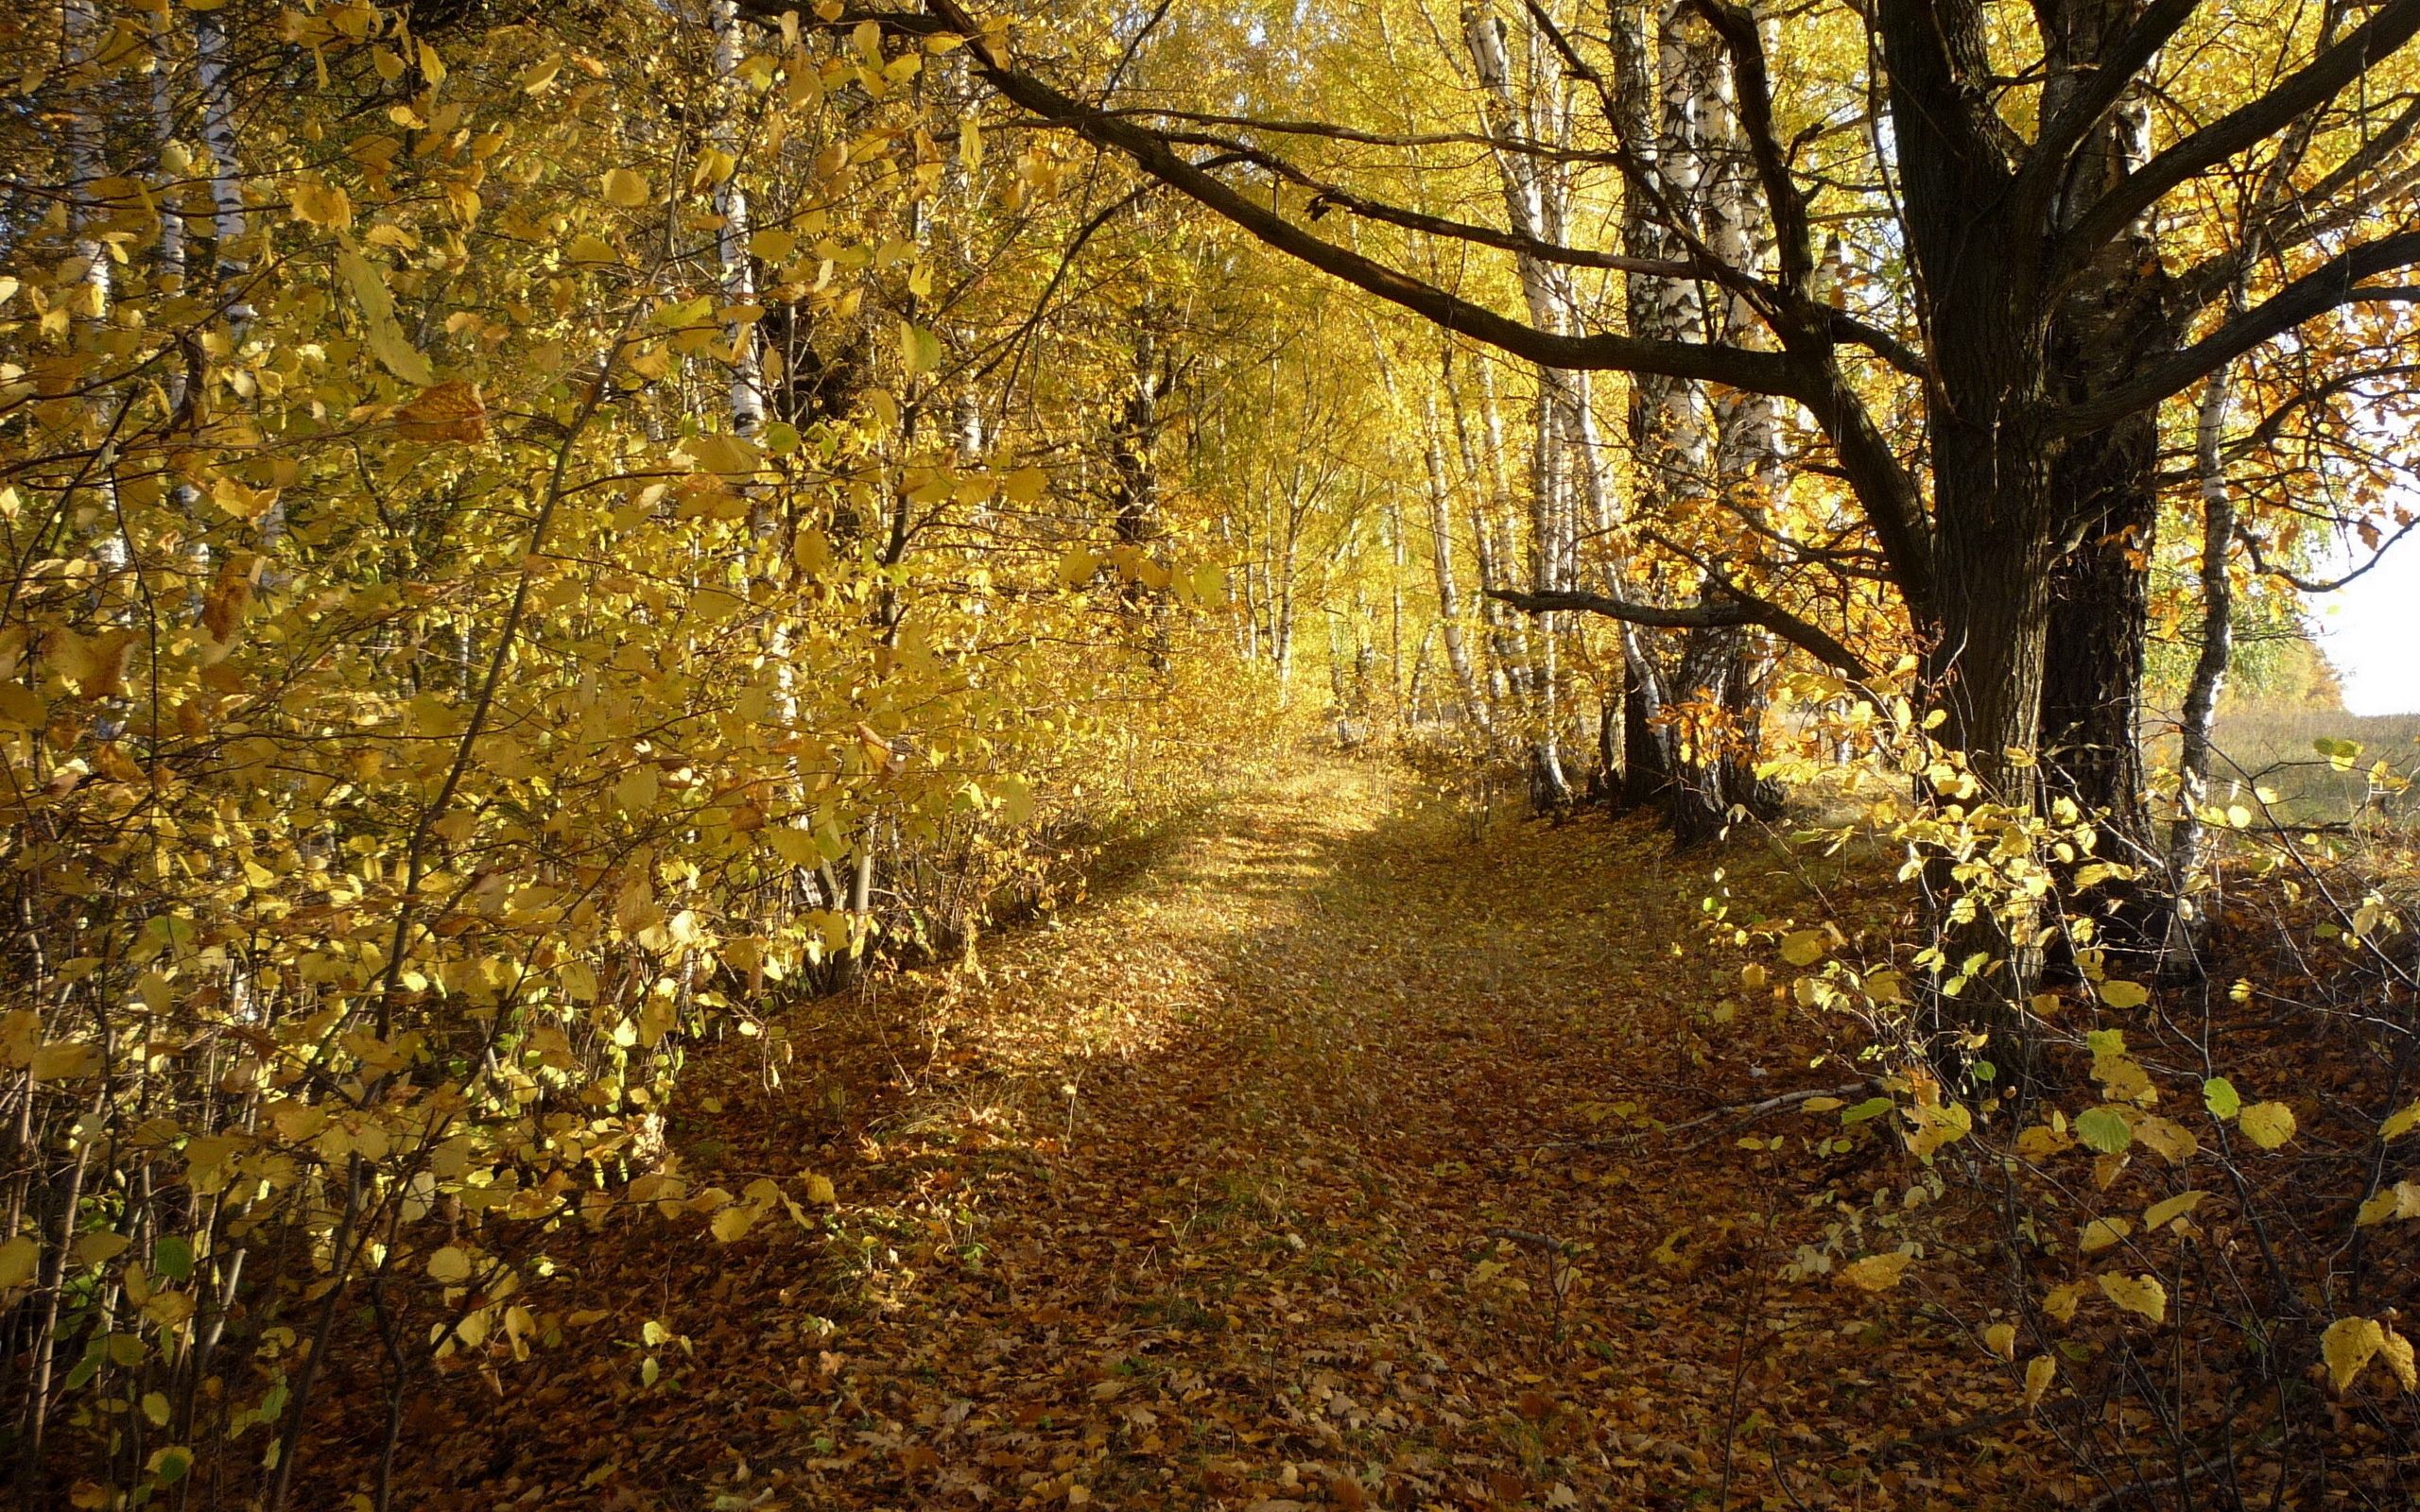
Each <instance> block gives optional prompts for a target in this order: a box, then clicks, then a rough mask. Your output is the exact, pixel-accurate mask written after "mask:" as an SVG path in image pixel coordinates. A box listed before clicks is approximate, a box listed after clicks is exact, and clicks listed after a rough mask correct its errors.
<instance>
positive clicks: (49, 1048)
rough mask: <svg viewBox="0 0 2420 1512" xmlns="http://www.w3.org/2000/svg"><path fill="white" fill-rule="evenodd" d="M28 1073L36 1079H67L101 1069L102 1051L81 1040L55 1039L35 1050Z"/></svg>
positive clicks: (88, 1074)
mask: <svg viewBox="0 0 2420 1512" xmlns="http://www.w3.org/2000/svg"><path fill="white" fill-rule="evenodd" d="M100 1069H101V1053H100V1051H99V1049H98V1048H97V1047H95V1046H93V1045H90V1044H87V1043H85V1042H84V1041H83V1040H52V1041H51V1042H50V1043H48V1044H46V1045H44V1046H43V1047H42V1048H41V1049H40V1050H37V1051H35V1052H34V1058H33V1063H32V1064H31V1065H29V1066H27V1067H26V1073H27V1074H29V1075H31V1076H32V1077H33V1079H34V1080H36V1081H65V1080H67V1079H69V1078H70V1077H75V1076H90V1075H92V1074H94V1073H95V1072H97V1071H99V1070H100Z"/></svg>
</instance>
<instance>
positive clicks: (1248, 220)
mask: <svg viewBox="0 0 2420 1512" xmlns="http://www.w3.org/2000/svg"><path fill="white" fill-rule="evenodd" d="M750 3H751V4H752V5H756V6H760V7H761V6H763V5H765V4H766V3H767V0H750ZM2415 3H2420V0H2415ZM927 5H928V14H927V15H925V16H924V17H918V18H914V19H916V20H919V21H922V22H924V23H925V26H921V27H916V28H903V29H915V30H919V31H930V30H947V31H953V32H959V33H961V34H963V35H966V36H969V37H973V38H977V39H978V40H977V43H976V44H975V45H974V46H973V47H972V48H971V49H970V51H971V52H972V53H973V54H974V62H975V66H976V68H977V72H979V73H980V74H981V75H982V76H983V79H984V82H986V83H987V84H989V85H991V87H992V88H993V89H994V91H996V92H997V93H998V94H1000V95H1001V96H1003V97H1004V98H1006V99H1008V100H1009V101H1010V102H1011V103H1012V104H1014V105H1016V106H1017V107H1018V108H1019V109H1022V110H1025V111H1028V112H1031V113H1033V114H1034V115H1036V116H1039V117H1041V118H1042V119H1043V120H1046V121H1048V122H1050V123H1052V124H1054V125H1057V126H1060V127H1062V128H1063V129H1067V130H1070V131H1073V132H1075V133H1076V134H1077V135H1078V136H1080V137H1082V138H1083V139H1084V140H1086V141H1088V142H1091V143H1093V144H1094V145H1095V146H1101V147H1106V148H1108V149H1109V150H1111V151H1114V152H1116V153H1118V154H1119V155H1121V156H1123V157H1125V158H1128V159H1130V160H1131V161H1132V162H1133V163H1134V164H1135V165H1136V166H1137V167H1139V168H1141V169H1142V170H1143V171H1144V172H1145V173H1148V174H1150V176H1151V177H1152V178H1154V179H1157V180H1160V181H1161V182H1163V183H1165V184H1167V186H1168V187H1169V188H1171V189H1174V190H1176V191H1177V192H1178V193H1179V194H1182V195H1184V196H1185V197H1186V198H1190V199H1192V200H1194V201H1195V202H1197V203H1199V204H1201V206H1203V207H1204V208H1205V209H1208V210H1210V211H1212V212H1214V213H1216V214H1217V215H1219V216H1221V217H1223V218H1224V219H1226V220H1229V221H1232V222H1233V223H1234V224H1236V226H1237V227H1240V228H1241V229H1242V230H1243V231H1245V232H1249V233H1250V234H1251V235H1253V237H1255V238H1257V239H1258V240H1259V241H1261V242H1262V243H1264V244H1266V245H1267V246H1269V247H1271V248H1273V249H1276V250H1278V251H1281V252H1284V253H1286V254H1287V255H1288V256H1290V257H1293V258H1296V259H1298V260H1299V261H1301V262H1304V263H1307V264H1309V265H1310V266H1313V267H1316V268H1318V269H1320V270H1321V271H1322V272H1323V273H1327V274H1329V275H1331V276H1332V277H1335V278H1338V279H1341V280H1342V281H1344V282H1345V283H1350V284H1352V285H1353V286H1354V287H1356V288H1358V289H1361V290H1363V291H1364V292H1367V293H1370V294H1374V295H1376V296H1377V297H1378V298H1380V299H1382V300H1386V301H1389V302H1391V303H1393V304H1396V305H1400V306H1401V307H1403V308H1404V309H1407V310H1409V311H1411V312H1412V313H1413V314H1415V315H1418V316H1420V317H1421V318H1424V319H1426V320H1428V321H1430V322H1432V323H1433V324H1435V325H1438V326H1440V327H1442V328H1443V329H1444V330H1447V331H1451V332H1454V333H1456V334H1458V335H1465V336H1469V337H1471V338H1472V339H1474V340H1477V341H1481V342H1485V343H1486V344H1487V345H1489V346H1492V347H1496V348H1499V349H1500V350H1502V351H1505V352H1511V353H1512V354H1513V355H1514V356H1516V357H1521V358H1524V359H1526V360H1528V361H1530V362H1535V363H1539V364H1542V365H1544V366H1546V367H1548V368H1561V369H1591V370H1600V371H1620V372H1649V373H1657V374H1661V375H1663V376H1665V377H1670V378H1688V379H1696V380H1700V381H1703V382H1710V383H1720V384H1728V385H1730V386H1731V387H1734V388H1739V389H1744V390H1747V391H1748V392H1751V393H1759V394H1774V395H1778V396H1781V397H1784V398H1798V397H1800V393H1801V390H1802V389H1803V388H1805V387H1806V381H1805V379H1806V375H1805V373H1804V371H1803V370H1802V369H1801V368H1800V367H1799V365H1798V364H1795V363H1793V362H1791V361H1790V360H1789V358H1787V357H1786V356H1784V355H1783V354H1782V353H1780V352H1757V351H1753V350H1751V349H1748V348H1744V347H1732V346H1723V345H1719V344H1714V343H1706V342H1694V341H1650V340H1642V339H1640V338H1638V337H1635V336H1628V335H1616V334H1613V333H1609V332H1608V333H1598V334H1594V335H1560V334H1558V333H1554V332H1547V331H1540V330H1538V329H1537V328H1536V327H1534V326H1530V325H1527V324H1524V323H1523V322H1521V321H1518V320H1514V319H1511V318H1507V317H1505V316H1502V315H1499V314H1497V313H1496V312H1495V311H1494V310H1491V309H1488V308H1486V307H1485V306H1484V305H1479V304H1475V303H1473V302H1471V301H1468V300H1465V299H1462V298H1461V297H1460V296H1459V295H1455V294H1451V293H1448V292H1447V291H1445V290H1443V289H1441V288H1438V287H1436V286H1435V285H1433V284H1428V283H1422V282H1420V281H1419V280H1418V279H1415V278H1411V277H1409V275H1407V274H1404V273H1402V272H1400V271H1398V270H1396V269H1394V268H1392V267H1389V266H1386V265H1384V264H1382V263H1378V262H1375V261H1374V260H1372V259H1370V258H1367V257H1364V256H1362V255H1361V254H1360V253H1358V252H1356V251H1354V250H1352V249H1350V248H1346V247H1340V246H1339V245H1337V244H1336V243H1334V242H1331V241H1328V240H1325V239H1324V238H1322V237H1321V236H1319V235H1317V234H1316V233H1314V232H1311V231H1309V230H1307V229H1305V228H1304V227H1302V226H1298V225H1296V224H1294V223H1293V222H1291V221H1288V220H1287V219H1286V218H1285V217H1284V216H1283V215H1279V214H1277V213H1276V212H1275V211H1272V210H1271V209H1270V208H1269V207H1268V206H1267V205H1264V204H1262V203H1260V202H1259V201H1258V200H1256V199H1253V198H1250V197H1248V196H1246V195H1244V194H1242V193H1241V192H1240V191H1238V190H1236V188H1235V187H1234V186H1233V185H1231V184H1229V183H1227V182H1226V181H1225V180H1221V179H1219V178H1217V177H1216V176H1214V175H1212V174H1210V173H1207V172H1204V171H1203V170H1202V169H1201V167H1200V166H1199V165H1198V164H1196V163H1192V162H1190V161H1188V160H1187V159H1186V158H1185V157H1184V155H1183V154H1182V153H1180V152H1179V151H1178V150H1177V149H1176V148H1175V147H1174V146H1170V145H1169V144H1168V143H1167V141H1166V140H1165V139H1163V138H1162V137H1161V136H1160V135H1159V134H1158V133H1156V132H1153V131H1151V130H1150V129H1146V128H1143V127H1139V126H1136V125H1135V124H1133V123H1132V121H1129V120H1124V119H1121V118H1119V117H1116V116H1111V115H1104V114H1102V113H1101V112H1098V111H1097V110H1094V109H1093V108H1092V107H1090V106H1088V105H1085V104H1084V103H1083V102H1082V101H1080V100H1078V99H1076V98H1074V97H1073V96H1071V95H1069V94H1064V93H1063V92H1061V91H1060V90H1057V89H1054V88H1053V87H1051V86H1050V85H1048V84H1046V83H1044V82H1043V81H1042V80H1040V79H1038V78H1035V77H1032V76H1031V75H1029V74H1023V73H1019V72H1017V71H1016V70H1014V69H1012V68H1011V67H1009V66H1008V65H1007V64H1006V63H1005V62H1004V61H1003V60H1000V59H998V58H995V57H994V56H993V54H992V48H991V47H990V46H989V45H987V43H985V42H984V41H982V40H980V39H982V38H983V37H984V33H983V31H982V29H981V28H980V27H979V26H977V25H976V23H975V21H974V20H973V18H971V17H970V16H968V15H967V13H966V11H965V10H964V9H962V8H960V7H959V5H958V4H957V0H927Z"/></svg>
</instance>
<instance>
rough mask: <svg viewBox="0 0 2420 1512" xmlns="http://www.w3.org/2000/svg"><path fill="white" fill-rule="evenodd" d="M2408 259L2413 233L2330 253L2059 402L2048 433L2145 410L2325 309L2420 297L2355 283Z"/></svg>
mask: <svg viewBox="0 0 2420 1512" xmlns="http://www.w3.org/2000/svg"><path fill="white" fill-rule="evenodd" d="M2414 264H2420V232H2403V233H2402V234H2401V235H2398V236H2389V237H2386V238H2385V239H2383V240H2381V241H2375V242H2371V243H2369V244H2367V245H2366V246H2361V247H2356V248H2354V249H2352V250H2351V251H2348V252H2346V253H2344V254H2343V255H2342V256H2340V257H2335V258H2331V259H2329V260H2328V261H2327V262H2325V263H2323V264H2321V265H2320V266H2318V267H2315V268H2313V269H2312V270H2311V271H2309V272H2308V273H2306V274H2304V275H2303V276H2302V277H2300V278H2298V279H2296V280H2294V281H2293V282H2292V283H2289V284H2287V285H2286V286H2285V287H2284V288H2282V289H2280V290H2278V291H2277V292H2276V293H2275V294H2273V295H2271V296H2270V297H2269V298H2268V299H2266V300H2263V301H2261V302H2259V303H2258V304H2256V305H2254V306H2253V307H2252V308H2251V309H2249V310H2246V311H2244V312H2243V314H2241V315H2239V316H2237V317H2236V318H2234V319H2232V320H2229V321H2228V322H2227V323H2226V324H2224V325H2222V326H2221V327H2219V328H2218V329H2217V330H2216V331H2213V332H2211V333H2210V334H2209V335H2206V336H2204V337H2203V338H2202V339H2201V340H2199V341H2196V342H2195V343H2193V344H2192V345H2191V346H2189V347H2187V348H2186V349H2185V350H2184V351H2182V352H2177V353H2175V354H2174V355H2173V356H2170V357H2169V358H2167V359H2166V360H2165V361H2162V362H2158V363H2154V364H2153V365H2152V368H2151V369H2150V370H2149V371H2148V372H2146V373H2144V374H2143V375H2142V376H2141V377H2139V378H2136V379H2135V380H2134V381H2133V382H2131V383H2124V384H2119V385H2118V387H2114V388H2111V389H2109V390H2107V391H2106V392H2104V393H2101V394H2099V395H2096V396H2095V397H2093V398H2091V399H2088V400H2085V401H2083V402H2082V403H2080V404H2069V405H2066V406H2065V407H2064V408H2062V409H2061V410H2060V411H2059V412H2058V414H2057V415H2056V416H2055V417H2054V424H2055V427H2056V432H2057V434H2060V435H2064V436H2078V435H2083V434H2084V433H2086V432H2089V431H2097V430H2100V429H2101V428H2102V427H2103V426H2106V425H2110V424H2113V423H2115V422H2116V421H2119V420H2122V419H2124V418H2125V417H2126V416H2128V415H2132V414H2135V413H2137V412H2139V411H2141V410H2145V409H2148V408H2150V407H2151V406H2152V405H2153V404H2158V403H2159V402H2160V401H2161V400H2164V399H2166V398H2168V397H2169V395H2171V394H2178V393H2182V392H2184V391H2185V390H2186V389H2187V388H2188V387H2192V386H2193V385H2194V384H2196V383H2198V382H2200V381H2201V380H2202V379H2203V378H2205V377H2207V376H2208V375H2209V374H2211V373H2212V372H2215V371H2217V370H2218V369H2219V367H2220V365H2221V364H2222V363H2228V362H2232V361H2234V360H2235V359H2236V358H2238V357H2239V356H2242V355H2243V354H2244V353H2245V352H2250V351H2251V350H2252V349H2253V348H2255V347H2256V346H2258V345H2260V344H2261V343H2262V342H2264V341H2268V340H2270V339H2272V338H2273V337H2276V336H2279V335H2284V334H2285V333H2287V332H2289V331H2290V330H2292V329H2293V328H2294V327H2296V326H2298V325H2300V324H2302V323H2303V322H2304V321H2306V320H2308V319H2312V318H2316V317H2318V316H2322V315H2325V314H2326V313H2327V312H2328V311H2330V310H2334V309H2339V308H2341V307H2342V306H2344V305H2347V304H2359V303H2370V302H2396V303H2403V302H2410V301H2413V300H2415V299H2420V293H2415V291H2414V290H2413V289H2411V288H2410V287H2408V286H2402V285H2398V286H2395V287H2392V288H2386V287H2380V288H2362V287H2359V283H2360V281H2361V280H2363V279H2365V278H2373V277H2376V276H2377V275H2378V274H2380V273H2384V272H2387V271H2388V270H2390V269H2393V268H2398V267H2409V266H2412V265H2414Z"/></svg>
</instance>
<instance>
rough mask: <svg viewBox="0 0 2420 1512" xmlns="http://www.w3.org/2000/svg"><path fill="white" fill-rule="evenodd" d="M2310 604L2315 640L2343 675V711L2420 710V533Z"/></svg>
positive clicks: (2387, 712) (2395, 711)
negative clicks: (2369, 567)
mask: <svg viewBox="0 0 2420 1512" xmlns="http://www.w3.org/2000/svg"><path fill="white" fill-rule="evenodd" d="M2338 570H2340V571H2341V570H2342V569H2338ZM2308 603H2309V606H2310V620H2311V625H2312V627H2313V628H2315V629H2316V630H2317V631H2318V632H2319V644H2320V645H2321V646H2322V647H2324V648H2325V650H2326V652H2327V659H2328V661H2330V662H2334V663H2335V665H2336V671H2337V675H2338V676H2339V677H2341V678H2342V679H2343V682H2344V707H2345V708H2346V709H2347V710H2348V711H2350V712H2351V713H2357V714H2403V713H2420V534H2415V535H2412V536H2410V537H2407V538H2405V539H2404V540H2403V541H2401V542H2399V543H2398V544H2396V546H2395V547H2394V549H2393V550H2391V551H2389V552H2388V553H2387V554H2386V559H2385V560H2383V561H2381V562H2379V563H2378V564H2377V567H2375V568H2373V569H2371V570H2370V571H2369V572H2368V573H2366V574H2364V575H2363V576H2360V577H2359V578H2356V579H2355V580H2354V581H2352V582H2351V583H2348V584H2346V585H2345V586H2344V587H2343V588H2342V589H2339V590H2338V591H2337V592H2335V593H2325V594H2319V595H2315V596H2314V597H2312V598H2311V599H2309V600H2308Z"/></svg>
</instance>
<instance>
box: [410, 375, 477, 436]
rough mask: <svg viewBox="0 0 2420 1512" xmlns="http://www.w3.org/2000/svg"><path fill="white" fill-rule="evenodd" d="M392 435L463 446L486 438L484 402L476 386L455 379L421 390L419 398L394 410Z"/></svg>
mask: <svg viewBox="0 0 2420 1512" xmlns="http://www.w3.org/2000/svg"><path fill="white" fill-rule="evenodd" d="M395 434H396V435H398V436H401V437H403V438H405V439H406V440H411V441H459V442H462V443H463V444H465V445H471V444H475V443H476V442H479V441H483V440H486V439H487V437H488V407H487V402H486V401H485V400H483V399H482V398H480V396H479V386H478V385H476V384H474V383H466V382H464V381H463V380H461V379H456V380H455V381H454V382H452V383H445V384H439V385H438V386H437V387H434V388H429V389H423V391H422V393H421V396H420V397H419V398H418V399H415V400H413V401H412V402H411V403H410V404H406V405H405V406H404V407H403V408H401V409H399V410H397V411H395Z"/></svg>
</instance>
